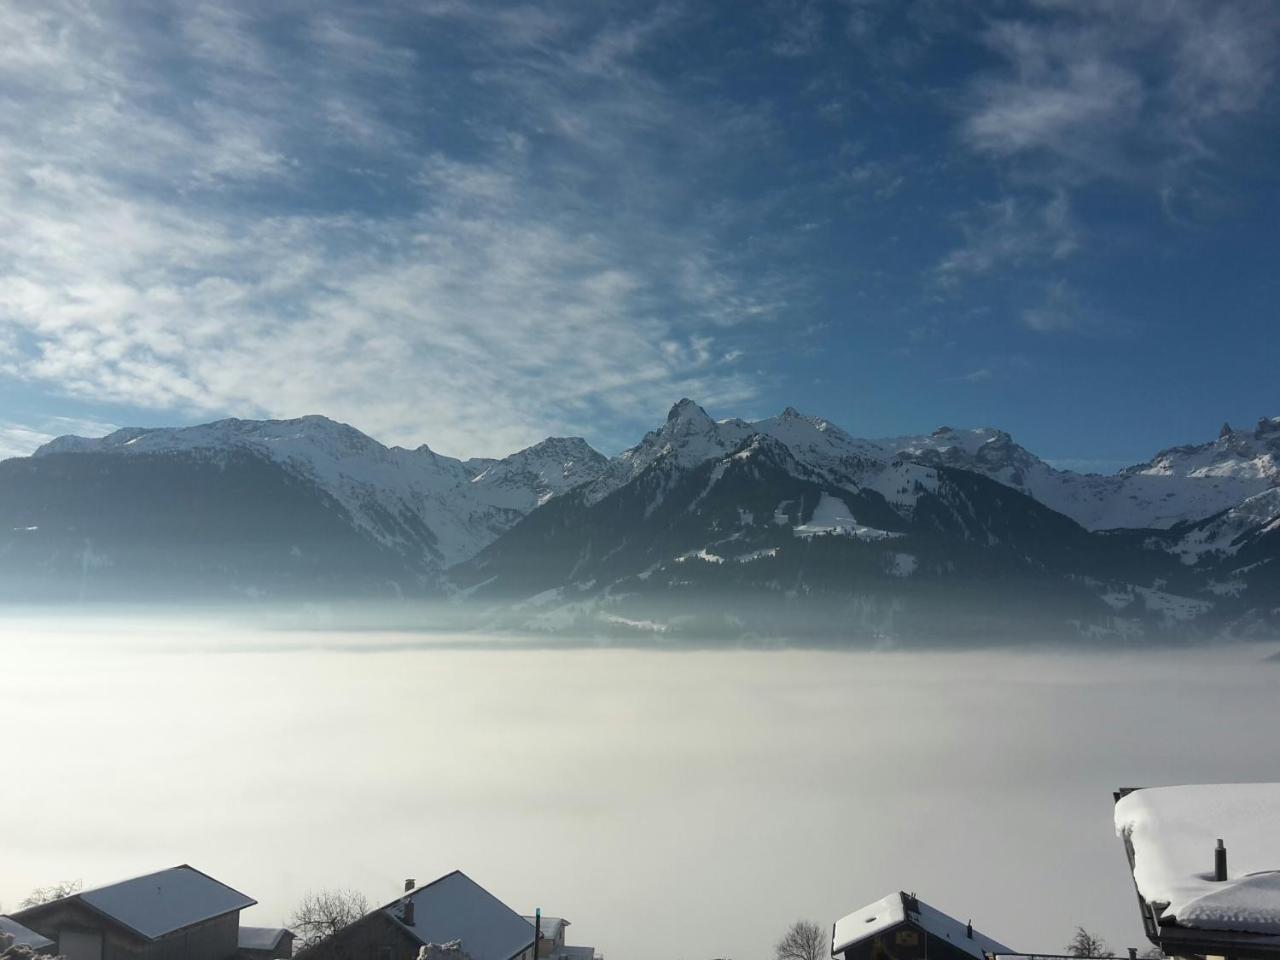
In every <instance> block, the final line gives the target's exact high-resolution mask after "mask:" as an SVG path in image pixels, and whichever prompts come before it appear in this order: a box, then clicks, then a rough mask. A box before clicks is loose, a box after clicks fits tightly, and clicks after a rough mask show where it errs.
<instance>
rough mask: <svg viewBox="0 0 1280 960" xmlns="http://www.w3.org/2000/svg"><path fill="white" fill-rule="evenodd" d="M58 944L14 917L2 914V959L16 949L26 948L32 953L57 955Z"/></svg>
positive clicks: (0, 928) (0, 921)
mask: <svg viewBox="0 0 1280 960" xmlns="http://www.w3.org/2000/svg"><path fill="white" fill-rule="evenodd" d="M57 946H58V945H57V944H56V943H54V942H53V941H52V940H50V939H49V938H48V937H46V936H43V935H41V934H39V933H36V932H35V931H34V930H32V929H30V928H29V927H25V926H23V925H22V924H20V923H19V922H18V921H17V920H15V919H13V917H7V916H5V915H4V914H0V957H4V956H6V955H8V954H9V953H10V952H11V951H15V950H16V948H20V947H26V948H27V949H28V950H30V951H31V952H32V953H41V954H54V953H57V952H58V951H57Z"/></svg>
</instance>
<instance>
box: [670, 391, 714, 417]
mask: <svg viewBox="0 0 1280 960" xmlns="http://www.w3.org/2000/svg"><path fill="white" fill-rule="evenodd" d="M675 421H698V422H702V421H705V422H707V423H714V422H715V421H713V420H712V419H711V417H709V416H708V415H707V411H705V410H703V409H702V407H700V406H698V404H696V403H694V402H693V401H692V400H690V399H689V398H688V397H682V398H680V399H679V400H677V401H676V402H675V404H674V405H673V406H672V407H671V409H670V410H669V411H668V412H667V423H672V422H675Z"/></svg>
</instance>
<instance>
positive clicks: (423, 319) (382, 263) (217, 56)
mask: <svg viewBox="0 0 1280 960" xmlns="http://www.w3.org/2000/svg"><path fill="white" fill-rule="evenodd" d="M78 9H79V8H78V7H75V8H73V7H71V6H70V5H65V4H64V5H58V4H51V5H48V6H46V7H42V8H40V11H39V12H38V13H29V12H27V13H24V12H21V11H17V10H16V9H15V8H5V10H4V11H3V12H0V17H2V18H3V20H4V22H3V24H2V26H3V28H4V32H5V35H6V37H7V38H9V40H8V41H7V42H10V41H11V48H12V49H13V50H14V51H15V54H14V56H12V57H9V56H7V57H6V62H7V67H6V66H0V74H3V75H4V77H3V78H9V79H13V78H15V77H16V75H17V74H18V73H21V83H22V85H23V87H24V89H25V91H26V93H25V94H24V95H23V96H21V97H11V98H8V99H6V100H5V101H3V102H0V144H2V145H0V340H3V341H4V342H6V343H10V344H13V343H20V344H21V345H22V346H21V347H20V348H17V349H14V348H12V347H11V349H10V351H9V352H8V353H3V354H0V371H3V373H4V374H5V375H7V376H9V377H12V378H18V379H21V380H26V381H29V382H35V383H42V384H47V385H50V386H52V387H53V388H55V389H57V390H59V391H61V392H63V393H65V394H67V395H69V396H72V397H77V398H84V399H86V400H91V401H97V402H114V403H122V404H129V405H133V406H137V407H144V408H151V409H154V410H156V411H158V412H169V413H175V412H177V413H180V414H182V415H204V414H209V415H222V414H236V415H244V416H293V415H299V414H303V413H310V412H322V413H326V414H329V415H331V416H335V417H337V418H339V419H343V420H347V421H349V422H352V423H354V424H356V425H358V426H360V427H361V428H364V429H367V430H369V431H370V432H371V433H373V434H374V435H376V436H378V437H379V438H380V439H384V440H387V441H391V442H405V443H417V442H421V441H423V440H426V441H429V442H430V443H431V444H432V445H433V446H435V447H437V448H441V449H444V450H446V451H448V452H455V453H459V454H466V455H479V454H499V453H504V452H507V451H509V450H510V449H513V448H515V447H517V446H520V445H522V444H526V443H529V442H531V441H534V440H537V439H540V438H541V436H543V435H545V432H546V431H547V430H548V429H551V430H555V431H565V432H574V433H583V432H588V433H590V432H591V431H590V428H591V427H595V428H596V430H595V432H594V436H595V438H596V439H597V440H598V441H600V442H604V443H606V444H607V443H608V442H609V439H610V435H611V432H614V431H616V432H617V434H619V435H620V434H623V433H626V432H629V431H630V430H631V429H632V425H633V424H634V422H635V420H636V418H637V417H639V418H641V419H643V418H647V417H649V416H651V415H652V414H653V413H655V412H660V411H661V410H663V409H665V406H666V405H667V404H668V403H669V402H670V401H671V399H672V398H674V397H678V396H682V395H686V394H687V395H693V396H698V397H700V398H702V399H703V400H704V401H705V402H707V403H709V404H713V405H714V404H722V403H725V404H727V403H732V402H737V401H739V400H742V399H746V398H750V397H751V396H752V395H753V394H754V391H755V382H754V381H753V380H752V378H751V377H749V376H748V375H747V374H746V373H744V372H741V371H739V370H737V369H736V368H735V367H734V364H733V360H735V359H736V358H737V357H738V356H740V355H741V354H740V350H739V348H737V347H735V345H734V336H735V334H734V331H735V330H736V329H737V328H738V327H740V326H741V325H743V324H750V323H755V322H760V321H762V320H765V319H767V318H768V317H770V316H772V314H773V312H774V311H776V310H777V309H778V307H779V293H778V290H779V289H780V288H779V287H777V286H775V285H774V281H773V279H772V278H771V277H770V276H769V275H768V274H767V272H754V273H753V272H751V271H747V270H745V269H743V267H742V266H741V265H740V264H737V263H734V262H732V261H727V260H725V259H724V258H722V257H713V256H711V255H710V254H709V252H708V251H709V249H712V248H713V247H714V244H712V243H711V238H710V237H709V235H708V233H707V231H708V230H711V229H715V228H718V227H719V226H720V224H718V223H710V224H704V223H700V222H699V221H698V220H697V219H696V218H688V219H687V220H686V222H684V223H682V224H678V225H676V226H672V227H670V228H667V229H661V230H659V229H657V228H656V227H654V226H653V224H652V222H651V221H650V220H649V219H646V217H644V216H637V215H635V214H633V213H632V212H629V211H628V209H627V208H626V205H625V204H622V205H619V207H618V209H617V210H616V211H615V212H614V213H615V215H614V216H612V217H610V216H601V215H600V207H599V206H598V205H597V206H591V205H585V204H583V203H582V202H581V200H580V199H579V198H580V195H581V194H582V192H583V191H587V190H591V189H598V181H599V178H600V176H601V174H602V173H608V174H610V175H613V176H621V177H623V178H624V180H625V181H626V182H628V183H630V185H631V189H634V190H636V194H635V197H636V201H635V202H637V203H640V204H642V205H643V204H647V203H653V204H664V203H668V204H674V203H677V202H678V201H679V198H678V197H672V196H671V195H670V189H671V188H669V187H665V186H664V185H663V184H662V171H661V170H660V169H659V168H656V167H654V166H653V165H652V164H653V162H654V158H653V156H651V155H650V153H649V151H650V147H649V146H648V139H649V134H650V133H651V132H652V131H653V130H654V129H656V128H659V127H661V128H662V129H663V130H664V131H665V134H666V135H667V136H668V137H670V136H676V137H679V138H682V141H681V149H685V150H688V151H692V154H693V155H694V156H695V157H696V158H698V159H708V158H710V157H712V156H713V155H714V154H715V153H716V152H718V151H723V150H731V149H733V143H732V142H724V141H725V140H726V139H727V138H726V137H723V136H721V134H722V133H723V131H724V129H725V128H724V127H723V126H721V125H720V123H721V121H720V119H719V118H717V117H714V116H701V115H698V114H697V113H696V111H695V108H693V107H692V106H689V105H681V104H678V103H677V102H676V101H675V98H672V97H671V96H670V95H669V94H667V93H666V92H665V91H663V90H662V89H661V88H660V87H659V86H657V85H656V84H654V83H653V82H651V81H650V80H649V79H648V78H646V77H644V76H642V75H640V74H638V73H636V72H635V71H634V69H633V68H632V67H631V65H630V62H629V61H630V58H631V57H632V56H633V55H634V53H635V51H636V50H637V48H638V47H639V46H641V45H642V44H644V43H645V42H646V38H648V37H649V36H651V35H653V34H654V33H656V32H658V31H660V30H662V29H663V28H664V24H665V23H667V22H669V20H670V19H671V18H672V17H673V16H675V15H676V13H674V12H673V10H674V8H664V9H662V10H660V11H659V12H658V14H656V15H655V16H654V17H653V18H651V19H650V20H646V21H644V22H634V23H623V24H621V25H619V24H607V25H605V26H604V27H601V28H599V29H598V30H597V32H596V34H595V41H594V42H593V43H592V44H589V45H588V47H587V48H586V50H587V52H586V53H585V54H582V55H581V56H576V57H572V58H570V57H562V58H560V59H559V60H558V61H557V60H550V59H548V58H547V57H545V56H538V57H531V58H530V59H529V62H528V63H526V62H525V60H524V57H523V55H521V54H518V53H517V54H513V55H512V56H510V57H508V58H506V59H505V60H504V61H503V62H504V64H505V66H504V68H503V70H502V71H498V72H496V73H492V74H489V75H482V74H481V73H479V72H478V73H477V74H475V75H474V76H473V79H474V80H475V82H476V83H478V84H480V85H482V86H484V85H491V86H493V87H495V88H497V89H498V97H497V99H498V100H500V101H501V102H502V103H504V104H508V105H509V106H508V111H509V112H508V114H507V115H503V114H501V113H499V112H494V113H492V114H490V115H488V116H485V117H484V118H483V119H481V118H477V119H476V120H475V122H474V123H473V125H472V134H473V136H474V137H475V138H477V142H478V143H479V144H480V145H479V146H478V147H476V146H472V148H471V149H470V150H469V151H467V152H459V151H454V150H449V149H445V148H443V147H442V148H440V149H436V150H432V151H430V152H427V153H426V154H425V156H423V155H419V156H415V155H414V154H415V150H414V149H413V148H412V147H411V146H410V138H409V135H408V134H407V133H406V131H405V129H404V128H403V126H402V125H401V124H399V123H398V122H397V120H396V117H397V114H396V109H397V108H398V105H399V104H400V101H399V100H398V99H397V98H398V97H399V96H400V95H401V94H402V93H404V91H403V90H402V88H401V84H403V83H404V82H406V77H407V73H408V71H409V70H410V69H411V67H412V66H413V63H412V56H411V55H409V54H406V53H405V52H404V51H403V50H402V49H401V48H400V47H398V46H397V45H396V44H395V43H393V42H391V41H388V40H387V39H385V37H384V36H382V35H379V34H377V33H376V32H375V31H374V30H373V29H372V28H367V27H368V25H367V24H364V23H363V22H362V21H361V20H360V19H359V17H355V16H352V17H346V18H344V17H339V16H337V15H336V14H334V13H333V12H328V13H326V14H324V15H320V16H317V17H315V18H314V20H313V21H312V23H311V28H310V30H309V33H308V35H309V36H311V37H312V38H313V40H314V42H315V44H314V45H315V49H316V50H319V51H322V55H323V56H324V57H326V58H327V59H325V61H324V67H325V69H320V68H319V66H317V65H316V64H311V65H309V66H308V65H307V64H299V63H290V64H289V65H288V67H289V69H288V70H287V71H286V70H284V69H283V67H281V66H280V65H278V64H276V63H275V62H274V60H273V57H275V56H277V55H278V52H277V51H274V50H268V49H266V48H265V46H264V43H263V41H262V40H261V39H260V38H259V36H258V35H257V33H256V30H257V25H256V22H255V20H254V17H253V16H252V15H251V14H249V13H245V12H244V11H245V10H248V9H252V8H240V7H236V8H234V9H232V8H231V7H224V6H221V5H190V6H186V7H184V8H183V9H182V14H183V16H182V17H181V18H179V20H180V26H181V29H180V30H179V31H178V32H177V33H176V34H175V35H168V34H163V35H160V34H156V33H155V32H154V30H155V28H153V27H150V26H149V27H148V29H146V30H139V31H132V30H130V29H129V28H130V24H129V23H127V22H125V21H123V20H122V19H112V18H111V16H110V15H108V14H107V13H102V14H100V15H97V16H85V17H78V16H77V15H76V10H78ZM423 13H424V14H425V15H426V16H428V17H433V18H436V19H439V20H442V21H450V22H452V21H457V22H460V23H463V24H464V25H466V24H474V21H475V20H476V18H478V17H481V16H484V17H485V18H486V19H485V20H484V26H485V28H486V29H487V30H488V32H487V33H485V34H484V35H483V36H479V37H478V39H476V41H475V42H477V43H495V44H503V45H505V46H506V47H507V48H509V49H517V48H520V47H521V45H522V44H525V45H534V46H538V47H539V50H540V51H542V52H545V46H546V45H547V44H548V43H550V42H551V39H552V38H554V37H555V36H556V33H557V30H558V29H560V28H559V27H557V26H556V25H555V24H554V23H552V22H550V21H548V20H546V19H545V18H539V17H533V16H532V15H531V14H530V15H527V16H526V15H519V16H517V15H516V12H515V11H511V10H507V11H505V12H504V11H498V10H496V9H495V10H488V9H487V8H483V9H482V8H481V7H478V6H476V5H451V4H436V5H432V6H430V7H427V8H425V10H424V11H423ZM158 52H163V53H164V54H165V55H166V56H169V57H177V58H178V60H179V61H180V62H181V63H182V65H183V70H184V71H186V72H184V74H183V82H185V83H190V89H186V88H184V89H181V90H177V91H174V90H166V89H164V88H163V85H162V83H161V81H162V80H163V79H164V78H162V77H160V76H158V75H157V74H156V73H155V69H156V68H155V67H154V63H155V61H156V60H157V54H158ZM187 72H189V74H190V75H188V73H187ZM286 74H287V75H286ZM355 74H359V77H360V80H359V82H354V81H352V80H351V77H352V76H353V75H355ZM588 75H589V76H590V77H592V78H593V79H592V80H591V81H590V83H591V91H592V93H591V95H589V96H586V95H583V94H582V93H581V91H580V90H578V85H579V84H580V83H582V82H583V81H582V78H583V77H585V76H588ZM299 76H305V77H306V78H307V81H306V84H305V85H303V86H300V85H299V82H298V81H297V79H296V78H297V77H299ZM192 77H194V79H192ZM368 84H375V85H378V86H376V89H377V91H378V95H379V98H380V99H379V102H378V104H376V105H375V104H374V103H373V102H372V101H371V100H370V99H369V97H370V93H369V91H368ZM384 95H385V96H384ZM388 104H389V106H388ZM430 106H431V105H430V104H426V105H424V115H427V116H429V115H431V108H430ZM513 116H515V117H517V118H518V119H519V121H520V122H522V123H523V124H525V127H526V129H523V130H522V129H515V128H513V127H512V126H510V124H511V123H512V122H514V121H513V120H512V117H513ZM732 120H733V122H734V123H737V122H738V120H739V118H737V117H734V118H732ZM673 124H674V125H675V126H674V127H673V126H672V125H673ZM548 130H556V131H558V132H556V133H555V134H554V135H555V136H557V137H559V138H562V139H563V140H567V141H571V142H573V143H575V144H576V145H577V149H578V153H577V155H576V157H575V158H574V159H573V160H572V162H568V163H564V164H560V165H559V166H554V167H549V166H548V165H547V164H548V161H547V160H546V158H545V155H544V156H542V157H541V158H540V157H539V156H538V155H537V153H536V152H535V151H533V150H531V149H530V147H529V144H530V139H531V138H532V137H537V136H542V137H545V136H547V135H548V133H547V131H548ZM539 131H541V132H539ZM335 135H337V136H338V137H339V140H340V141H341V149H340V150H339V148H338V147H335V146H334V144H335V142H336V141H335V140H334V139H333V138H334V136H335ZM330 148H333V149H334V150H335V151H337V152H335V153H334V154H333V155H332V156H330V155H328V154H326V153H324V151H326V150H329V149H330ZM317 152H320V153H321V154H323V155H322V156H321V157H319V158H318V157H317V156H316V153H317ZM338 162H340V163H341V167H342V169H341V170H340V172H341V174H342V175H344V176H349V175H350V174H351V171H352V170H356V169H359V170H361V176H360V179H359V180H358V181H357V182H358V183H359V184H360V185H361V186H362V187H364V188H367V189H369V190H370V191H374V192H377V191H382V192H383V194H384V195H390V196H394V197H395V203H394V204H387V203H385V202H383V203H381V205H380V207H381V208H378V209H370V208H367V207H363V206H358V205H357V206H347V207H345V208H343V207H340V206H338V205H336V204H335V205H334V208H333V209H320V210H312V209H307V208H305V207H303V206H302V205H301V204H290V203H288V202H284V201H287V200H288V199H289V198H290V196H291V194H292V193H293V192H295V191H297V190H300V189H301V186H300V185H301V184H307V183H312V181H311V180H310V179H309V178H312V177H315V176H319V177H324V176H328V175H329V173H328V171H327V170H326V169H325V168H324V166H323V164H333V163H338ZM366 164H367V165H368V168H367V170H365V168H364V165H366ZM275 199H280V200H281V201H282V202H280V203H274V202H273V200H275ZM374 207H379V205H378V204H375V205H374ZM643 212H649V211H643ZM14 429H18V428H16V427H15V428H14ZM23 436H24V435H19V434H13V438H14V439H11V440H10V441H9V442H10V443H11V444H15V445H16V446H14V447H13V448H14V449H18V448H19V447H21V446H23V445H24V444H26V443H27V442H28V440H29V439H30V438H27V439H23Z"/></svg>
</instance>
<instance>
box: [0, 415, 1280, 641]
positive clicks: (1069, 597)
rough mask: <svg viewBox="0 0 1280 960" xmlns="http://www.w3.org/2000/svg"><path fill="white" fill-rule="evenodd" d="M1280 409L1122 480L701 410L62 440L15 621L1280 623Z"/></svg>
mask: <svg viewBox="0 0 1280 960" xmlns="http://www.w3.org/2000/svg"><path fill="white" fill-rule="evenodd" d="M1278 570H1280V418H1264V419H1262V420H1260V421H1259V422H1258V423H1257V425H1256V426H1255V427H1253V428H1251V429H1249V430H1234V429H1232V428H1230V427H1229V426H1226V425H1224V427H1223V429H1222V431H1221V432H1220V434H1219V436H1218V437H1217V438H1216V439H1214V440H1211V441H1208V442H1205V443H1200V444H1194V445H1188V446H1180V447H1175V448H1172V449H1169V450H1164V451H1161V452H1160V453H1158V454H1156V456H1154V457H1153V458H1152V459H1151V460H1149V461H1147V462H1145V463H1141V464H1136V465H1134V466H1132V467H1128V468H1126V469H1125V470H1122V471H1120V472H1119V473H1117V474H1115V475H1109V476H1102V475H1096V474H1081V473H1076V472H1073V471H1069V470H1062V469H1057V468H1055V467H1053V466H1052V465H1050V464H1048V463H1046V462H1045V461H1043V460H1041V459H1040V458H1038V457H1036V456H1035V455H1034V454H1032V453H1031V452H1029V451H1028V450H1026V449H1025V448H1023V447H1021V446H1020V445H1018V444H1017V443H1015V442H1014V441H1013V439H1012V438H1011V437H1010V436H1009V434H1007V433H1005V432H1003V431H1000V430H995V429H990V428H981V429H953V428H950V427H941V428H939V429H937V430H935V431H933V432H932V433H930V434H928V435H924V436H908V437H897V438H890V439H875V440H869V439H860V438H855V437H852V436H850V435H849V434H848V433H846V432H845V431H843V430H841V429H840V428H839V427H837V426H836V425H834V424H832V423H830V422H829V421H827V420H824V419H822V418H819V417H812V416H806V415H803V414H801V413H799V412H798V411H796V410H794V409H791V408H788V409H786V410H784V411H783V412H782V413H781V414H779V415H778V416H776V417H771V418H767V419H764V420H758V421H745V420H738V419H728V420H719V421H716V420H713V419H711V418H710V417H709V416H708V415H707V414H706V413H705V411H703V410H702V408H701V407H699V406H698V405H697V404H696V403H694V402H693V401H691V400H687V399H686V400H681V401H680V402H679V403H677V404H676V405H675V406H673V407H672V409H671V411H670V413H669V414H668V417H667V419H666V421H665V422H664V423H663V424H661V425H660V426H659V427H658V428H657V429H655V430H653V431H651V432H650V433H648V434H646V435H645V436H644V437H643V438H642V439H641V440H640V442H639V443H637V444H636V445H635V446H633V447H631V448H630V449H628V450H626V451H624V452H622V453H621V454H619V455H618V456H616V457H612V458H609V457H605V456H604V455H602V454H600V453H599V452H597V451H595V450H594V449H592V448H591V447H590V446H589V445H588V444H587V443H586V442H585V441H584V440H582V439H581V438H550V439H547V440H544V441H542V442H541V443H538V444H535V445H534V446H532V447H529V448H527V449H525V450H521V451H519V452H517V453H514V454H512V455H510V456H508V457H504V458H501V459H472V460H458V459H454V458H451V457H446V456H441V455H439V454H437V453H435V452H434V451H432V450H430V449H429V448H428V447H427V446H425V445H423V446H421V447H418V448H416V449H412V450H409V449H404V448H401V447H386V446H383V445H382V444H380V443H378V442H377V441H375V440H373V439H372V438H370V437H368V436H366V435H365V434H363V433H361V432H360V431H358V430H356V429H354V428H353V427H350V426H347V425H345V424H341V423H337V422H334V421H332V420H329V419H327V418H324V417H319V416H310V417H303V418H300V419H296V420H267V421H250V420H221V421H217V422H215V423H209V424H204V425H200V426H195V427H186V428H160V429H138V428H128V429H124V430H119V431H116V432H115V433H112V434H110V435H108V436H106V437H102V438H92V439H91V438H83V437H60V438H58V439H56V440H53V441H51V442H50V443H48V444H46V445H44V446H43V447H41V448H40V449H39V450H37V451H36V452H35V453H34V454H33V455H32V456H31V457H26V458H15V459H11V460H7V461H4V462H2V463H0V597H2V598H3V599H5V600H8V601H10V602H56V603H66V602H68V601H103V600H122V599H128V600H136V601H144V602H153V601H157V600H162V601H175V600H176V601H183V600H194V599H199V600H215V601H217V600H252V601H259V602H261V601H265V600H297V599H302V598H306V599H309V600H314V599H317V598H322V599H325V600H344V599H359V598H368V599H383V598H408V599H424V600H433V601H442V602H447V603H448V604H450V605H453V606H456V607H458V608H460V609H465V610H466V615H467V619H468V621H469V622H472V623H475V624H477V625H479V626H482V627H486V628H491V629H507V628H511V629H530V628H534V629H541V630H547V631H554V632H557V633H560V632H563V633H574V634H589V635H600V636H605V635H623V636H636V637H644V638H646V639H651V640H654V641H666V640H670V639H675V638H681V637H702V638H708V639H717V640H725V639H728V640H749V641H753V642H772V641H773V640H775V639H778V638H795V637H804V638H805V639H806V640H808V641H811V642H832V643H848V642H874V643H894V642H908V641H916V642H929V643H960V642H981V641H993V640H994V641H1000V640H1005V639H1019V638H1031V637H1034V638H1041V637H1043V638H1086V639H1095V640H1099V641H1103V642H1142V641H1151V640H1153V639H1159V640H1183V639H1199V638H1204V637H1209V636H1224V635H1228V636H1259V635H1262V636H1268V635H1273V634H1274V633H1275V632H1276V630H1277V626H1278V625H1280V575H1278V574H1277V571H1278Z"/></svg>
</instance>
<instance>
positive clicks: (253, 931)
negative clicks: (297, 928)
mask: <svg viewBox="0 0 1280 960" xmlns="http://www.w3.org/2000/svg"><path fill="white" fill-rule="evenodd" d="M286 936H290V937H291V936H293V932H292V931H291V930H287V929H285V928H284V927H241V928H240V939H239V944H238V945H239V947H240V949H241V950H274V949H275V948H276V947H277V946H279V945H280V941H281V940H283V939H284V938H285V937H286Z"/></svg>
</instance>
